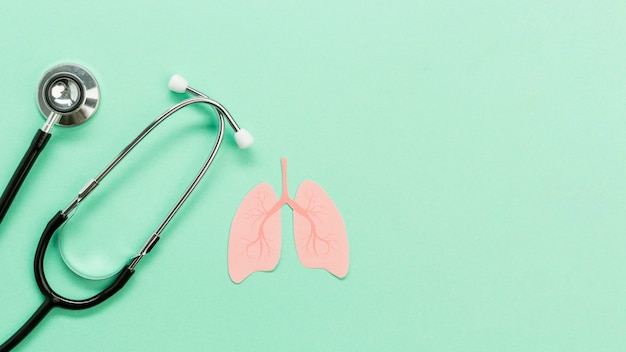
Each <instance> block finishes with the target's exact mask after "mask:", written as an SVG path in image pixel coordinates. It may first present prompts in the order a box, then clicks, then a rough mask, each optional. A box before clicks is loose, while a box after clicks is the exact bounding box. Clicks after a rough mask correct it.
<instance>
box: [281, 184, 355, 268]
mask: <svg viewBox="0 0 626 352" xmlns="http://www.w3.org/2000/svg"><path fill="white" fill-rule="evenodd" d="M292 207H293V209H294V218H293V222H294V236H295V237H294V238H295V245H296V250H297V252H298V257H299V258H300V262H301V263H302V265H304V266H306V267H308V268H323V269H326V270H328V271H329V272H330V273H332V274H333V275H335V276H337V277H340V278H342V277H345V276H346V274H347V273H348V264H349V262H350V258H349V253H350V252H349V249H348V236H347V233H346V227H345V225H344V223H343V219H342V218H341V214H340V213H339V210H338V209H337V207H336V206H335V204H334V203H333V201H332V199H331V198H330V197H329V196H328V194H326V192H324V190H323V189H322V187H320V186H319V185H318V184H317V183H315V182H313V181H304V182H303V183H302V184H301V185H300V188H299V189H298V193H297V194H296V199H295V205H293V206H292Z"/></svg>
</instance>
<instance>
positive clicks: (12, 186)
mask: <svg viewBox="0 0 626 352" xmlns="http://www.w3.org/2000/svg"><path fill="white" fill-rule="evenodd" d="M50 136H51V134H50V133H46V132H43V131H42V130H37V133H35V137H34V138H33V141H32V142H31V143H30V147H28V150H27V151H26V154H25V155H24V157H23V158H22V161H20V164H19V165H18V166H17V169H16V170H15V172H14V173H13V176H12V177H11V180H10V181H9V183H8V184H7V187H6V188H5V189H4V192H3V193H2V197H0V223H1V222H2V220H3V219H4V216H5V215H6V214H7V211H9V207H11V204H12V203H13V200H14V199H15V196H16V195H17V192H18V191H19V190H20V187H21V186H22V183H24V180H25V179H26V176H27V175H28V172H29V171H30V169H31V168H32V167H33V164H35V161H36V160H37V157H38V156H39V153H41V151H42V150H43V148H44V147H45V146H46V144H47V143H48V140H49V139H50Z"/></svg>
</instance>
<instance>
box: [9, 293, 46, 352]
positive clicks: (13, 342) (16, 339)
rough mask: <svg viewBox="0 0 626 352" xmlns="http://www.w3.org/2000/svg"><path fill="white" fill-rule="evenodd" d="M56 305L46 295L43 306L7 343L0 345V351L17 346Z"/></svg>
mask: <svg viewBox="0 0 626 352" xmlns="http://www.w3.org/2000/svg"><path fill="white" fill-rule="evenodd" d="M53 307H54V304H53V303H52V301H51V300H50V299H49V298H48V297H46V299H45V300H44V301H43V303H42V304H41V306H39V308H37V310H36V311H35V313H33V315H32V316H31V317H30V319H28V321H27V322H26V323H25V324H24V325H23V326H22V327H21V328H20V329H19V330H17V331H16V332H15V334H13V336H11V337H10V338H9V339H8V340H7V341H6V342H5V343H3V344H2V345H0V352H8V351H10V350H12V349H13V348H15V346H17V345H18V344H19V343H20V342H22V340H24V338H25V337H26V336H28V334H29V333H30V332H31V331H33V329H34V328H35V327H36V326H37V325H38V324H39V323H40V322H41V320H43V318H45V317H46V315H48V313H49V312H50V310H51V309H52V308H53Z"/></svg>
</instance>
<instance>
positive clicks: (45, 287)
mask: <svg viewBox="0 0 626 352" xmlns="http://www.w3.org/2000/svg"><path fill="white" fill-rule="evenodd" d="M194 93H195V92H194ZM196 103H204V104H208V105H211V106H213V107H214V108H215V109H216V110H217V118H218V121H219V129H218V133H217V137H216V139H215V144H214V146H213V149H212V150H211V152H210V154H209V156H208V158H207V159H206V161H205V162H204V164H203V166H202V167H201V169H200V171H199V172H198V174H197V175H196V176H195V177H194V179H193V181H192V182H191V184H190V185H189V186H188V187H187V189H186V190H185V192H184V193H183V194H182V196H181V197H180V198H179V199H178V201H177V202H176V204H175V205H174V207H173V208H172V210H170V212H169V213H168V214H167V215H166V217H165V219H164V220H163V221H162V223H161V224H160V225H159V226H158V227H157V229H156V230H155V231H154V232H153V233H152V235H151V236H150V237H149V238H148V240H147V241H146V243H145V244H144V246H143V247H142V248H141V249H140V251H139V253H138V254H137V255H136V256H135V257H133V258H131V259H130V260H129V262H128V263H127V264H126V265H125V266H124V267H123V269H122V270H121V271H120V272H119V274H117V277H116V278H115V280H114V281H113V282H112V283H111V284H110V285H109V286H108V287H107V288H105V289H104V290H103V291H101V292H100V293H98V294H96V295H94V296H92V297H90V298H87V299H84V300H73V299H69V298H66V297H63V296H61V295H60V294H58V293H56V292H55V291H54V290H53V289H52V288H51V287H50V285H49V284H48V280H47V279H46V275H45V270H44V258H45V255H46V250H47V248H48V246H49V244H50V240H51V239H52V236H53V235H54V233H55V232H56V231H57V230H58V229H59V227H61V225H63V224H64V223H65V222H66V221H67V220H68V218H69V216H68V214H70V213H71V211H72V210H74V209H75V208H76V206H78V204H79V203H80V202H81V201H82V200H84V198H85V197H87V196H88V195H89V194H90V193H91V191H93V190H94V189H95V188H96V187H97V186H98V185H99V183H100V182H101V181H102V179H104V177H105V176H106V175H108V174H109V172H111V171H112V170H113V168H114V167H115V166H116V165H117V164H118V163H119V162H120V161H121V160H122V159H123V158H124V157H125V156H126V155H127V154H128V153H129V152H130V151H131V150H132V149H133V148H134V147H135V146H136V145H137V144H139V142H141V140H142V139H143V138H144V137H145V136H147V135H148V134H149V133H150V132H151V131H152V130H153V129H154V128H155V127H156V126H158V125H159V124H160V123H161V122H163V121H164V120H165V119H166V118H168V117H169V116H171V115H172V114H174V113H175V112H176V111H178V110H180V109H182V108H184V107H185V106H188V105H192V104H196ZM225 119H227V120H232V117H231V116H230V114H229V113H228V111H227V110H226V109H225V108H224V107H223V106H221V105H220V104H219V103H217V102H216V101H214V100H212V99H210V98H208V97H207V96H206V95H204V94H202V95H201V96H199V97H194V98H189V99H186V100H184V101H182V102H180V103H178V104H176V105H174V106H173V107H172V108H170V109H169V110H167V111H166V112H165V113H163V114H162V115H161V116H159V117H158V118H157V119H156V120H154V121H153V122H152V123H151V124H150V125H148V127H146V128H145V129H144V130H143V131H142V132H141V133H140V134H139V135H138V136H137V137H136V138H135V139H134V140H133V141H132V142H131V143H129V144H128V145H127V146H126V147H125V148H124V149H123V150H122V152H121V153H120V154H118V156H117V157H116V158H115V159H113V161H112V162H111V163H110V164H109V165H108V166H107V167H106V168H105V169H104V170H103V171H102V172H101V173H100V174H99V175H98V176H97V177H96V178H95V179H92V180H90V181H89V182H88V183H87V185H86V186H85V187H83V189H82V190H81V191H80V192H79V194H78V196H77V197H76V198H75V199H74V200H73V201H72V202H71V203H70V204H69V205H68V206H67V207H66V208H65V209H64V210H63V211H59V212H58V213H57V214H56V215H54V217H53V218H52V219H51V220H50V222H49V223H48V225H47V226H46V228H45V229H44V231H43V233H42V235H41V238H40V240H39V243H38V245H37V250H36V252H35V260H34V272H35V280H36V282H37V286H38V287H39V290H40V291H41V293H42V294H43V296H44V301H43V302H42V304H41V305H40V306H39V308H38V309H37V310H36V311H35V312H34V313H33V315H32V316H31V317H30V318H29V319H28V320H27V321H26V322H25V323H24V324H23V325H22V327H21V328H20V329H19V330H17V331H16V332H15V333H14V334H13V335H12V336H11V337H10V338H9V339H8V340H7V341H6V342H5V343H3V344H2V345H0V352H6V351H10V350H11V349H12V348H14V347H15V346H17V344H19V343H20V342H21V341H22V340H23V339H24V338H25V337H26V336H27V335H28V334H29V333H30V332H31V331H32V330H33V329H34V328H35V327H36V326H37V325H38V324H39V323H40V322H41V321H42V319H43V318H44V317H45V316H46V315H47V314H48V313H49V312H50V311H51V310H52V308H54V307H60V308H64V309H70V310H82V309H87V308H91V307H93V306H96V305H98V304H100V303H102V302H104V301H106V300H107V299H108V298H110V297H111V296H113V295H114V294H115V293H116V292H118V291H119V290H120V289H121V288H122V287H124V285H125V284H126V283H127V282H128V280H129V279H130V277H131V276H132V275H133V273H134V272H135V269H136V266H137V264H138V263H139V261H140V260H141V259H142V258H143V257H144V256H145V255H146V254H148V253H150V251H151V250H152V249H153V248H154V246H155V245H156V243H157V242H158V240H159V239H160V234H161V232H162V231H163V230H164V229H165V227H166V226H167V224H168V223H169V222H170V220H171V219H172V218H173V217H174V215H175V214H176V213H177V212H178V210H179V209H180V207H181V206H182V204H183V203H184V202H185V201H186V200H187V198H188V197H189V196H190V194H191V192H192V191H193V190H194V189H195V187H196V186H197V185H198V183H199V182H200V180H201V179H202V177H203V176H204V175H205V174H206V172H207V171H208V169H209V166H210V165H211V164H212V162H213V160H214V159H215V156H216V155H217V151H218V150H219V147H220V145H221V143H222V140H223V136H224V125H225V122H224V120H225ZM233 121H234V120H233ZM233 128H235V127H234V126H233Z"/></svg>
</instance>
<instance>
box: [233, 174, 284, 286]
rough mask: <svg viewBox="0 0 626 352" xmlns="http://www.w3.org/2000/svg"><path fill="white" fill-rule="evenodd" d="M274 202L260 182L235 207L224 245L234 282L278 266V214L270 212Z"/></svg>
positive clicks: (279, 233) (269, 191)
mask: <svg viewBox="0 0 626 352" xmlns="http://www.w3.org/2000/svg"><path fill="white" fill-rule="evenodd" d="M277 201H278V200H277V199H276V194H275V193H274V190H273V189H272V186H270V185H269V184H267V183H261V184H259V185H257V186H256V187H254V188H253V189H252V191H250V193H248V195H246V197H245V198H244V199H243V201H242V202H241V204H240V205H239V209H237V213H236V214H235V218H234V219H233V224H232V226H231V228H230V241H229V246H228V269H229V272H230V277H231V278H232V280H233V281H234V282H241V281H242V280H243V279H245V278H246V276H248V275H250V274H251V273H253V272H255V271H270V270H273V269H274V268H275V267H276V265H277V264H278V259H279V258H280V247H281V240H282V238H281V226H280V212H279V211H277V209H273V208H276V204H277ZM270 211H272V212H270Z"/></svg>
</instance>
